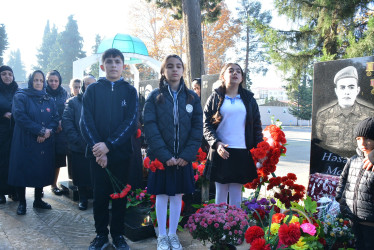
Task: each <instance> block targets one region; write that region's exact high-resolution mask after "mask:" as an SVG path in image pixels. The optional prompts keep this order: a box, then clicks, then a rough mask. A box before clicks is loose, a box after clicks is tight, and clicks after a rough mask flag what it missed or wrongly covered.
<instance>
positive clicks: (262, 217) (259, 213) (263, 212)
mask: <svg viewBox="0 0 374 250" xmlns="http://www.w3.org/2000/svg"><path fill="white" fill-rule="evenodd" d="M252 215H253V218H255V219H256V220H258V221H259V220H260V218H258V215H260V217H261V220H262V219H264V218H265V211H264V210H262V209H259V208H257V209H256V211H254V212H253V214H252Z"/></svg>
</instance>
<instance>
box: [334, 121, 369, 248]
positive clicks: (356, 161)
mask: <svg viewBox="0 0 374 250" xmlns="http://www.w3.org/2000/svg"><path fill="white" fill-rule="evenodd" d="M353 134H354V137H355V138H356V141H357V149H356V152H357V155H354V156H353V157H351V158H350V159H349V160H348V161H347V164H346V165H345V167H344V169H343V172H342V174H341V175H340V180H339V184H338V187H337V191H336V200H337V201H338V202H339V203H340V210H341V212H342V213H343V214H345V215H346V216H348V217H349V218H351V220H352V221H353V230H354V233H355V237H356V249H374V237H373V235H374V172H372V171H367V170H366V169H365V168H363V163H364V158H367V157H368V155H369V154H370V152H372V151H373V149H374V118H367V119H365V120H363V121H361V122H359V123H358V124H357V125H356V127H355V129H354V131H353Z"/></svg>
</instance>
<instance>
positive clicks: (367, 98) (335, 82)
mask: <svg viewBox="0 0 374 250" xmlns="http://www.w3.org/2000/svg"><path fill="white" fill-rule="evenodd" d="M373 66H374V57H373V56H371V57H361V58H352V59H346V60H336V61H328V62H320V63H316V64H315V65H314V83H313V114H312V121H313V122H312V144H311V154H310V173H311V174H313V173H322V174H329V175H340V173H341V171H342V170H343V168H344V165H345V163H346V162H347V159H348V158H350V157H352V156H353V155H354V154H356V151H355V149H356V147H357V143H356V140H355V138H354V137H353V129H354V127H355V125H356V124H357V123H358V122H359V121H362V120H363V119H365V118H367V117H373V116H374V91H372V90H373V88H374V87H373V86H374V67H373Z"/></svg>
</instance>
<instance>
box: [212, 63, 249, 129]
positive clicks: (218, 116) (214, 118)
mask: <svg viewBox="0 0 374 250" xmlns="http://www.w3.org/2000/svg"><path fill="white" fill-rule="evenodd" d="M232 65H236V66H238V67H239V68H240V72H241V74H242V81H241V83H240V84H239V89H238V93H239V94H242V93H243V82H244V72H243V69H242V67H240V65H239V64H237V63H227V64H225V66H223V68H222V69H221V72H220V73H219V80H220V81H221V86H219V87H218V91H219V92H220V93H221V94H222V95H219V102H218V107H217V112H216V113H215V114H214V115H213V116H212V123H213V124H219V123H220V122H221V121H222V115H221V113H220V110H221V106H222V104H223V101H224V100H225V94H226V84H225V80H224V77H223V75H224V74H225V72H226V70H227V68H228V67H230V66H232Z"/></svg>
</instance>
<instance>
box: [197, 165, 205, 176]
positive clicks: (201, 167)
mask: <svg viewBox="0 0 374 250" xmlns="http://www.w3.org/2000/svg"><path fill="white" fill-rule="evenodd" d="M204 169H205V165H204V164H200V165H199V166H198V167H197V171H199V174H200V176H203V173H204Z"/></svg>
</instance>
